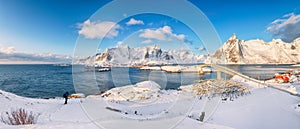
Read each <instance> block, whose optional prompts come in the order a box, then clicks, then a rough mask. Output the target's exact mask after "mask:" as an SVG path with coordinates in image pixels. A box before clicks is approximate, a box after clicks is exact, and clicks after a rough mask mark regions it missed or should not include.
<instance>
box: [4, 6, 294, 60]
mask: <svg viewBox="0 0 300 129" xmlns="http://www.w3.org/2000/svg"><path fill="white" fill-rule="evenodd" d="M109 2H110V1H108V0H88V1H87V0H72V1H69V0H43V1H42V0H0V55H1V53H2V55H1V56H0V61H10V60H11V61H10V62H14V61H16V60H18V59H19V57H16V55H17V54H22V53H24V54H25V55H27V56H28V57H26V58H27V59H28V58H31V57H32V56H33V57H47V58H50V59H56V60H60V58H66V59H69V58H70V56H72V55H73V51H74V47H75V45H76V40H77V38H78V36H79V37H80V36H81V37H82V38H87V39H92V38H95V39H98V40H99V39H103V42H102V44H101V45H100V48H101V50H102V49H104V48H106V47H114V46H117V45H120V44H129V45H130V44H135V45H136V46H146V45H150V44H157V43H158V44H162V45H163V44H164V43H163V42H177V43H178V44H184V45H185V46H187V47H190V48H192V50H193V51H197V49H198V48H201V46H202V45H201V40H200V39H199V38H197V37H196V36H195V34H193V32H192V31H191V30H190V29H189V28H188V27H187V26H186V25H185V24H184V23H182V22H180V21H177V20H176V19H173V18H171V17H166V16H160V15H154V14H143V15H137V16H134V17H127V16H126V14H124V19H123V20H122V21H121V22H119V23H116V24H117V26H114V27H115V28H114V27H113V29H112V30H114V29H115V32H112V33H109V34H111V35H110V36H109V35H106V36H102V37H101V35H100V37H99V35H96V36H95V35H94V37H93V36H92V37H89V38H88V37H86V36H87V34H91V33H90V32H88V31H91V30H86V31H83V30H84V27H87V26H84V25H90V27H93V26H92V25H95V26H97V25H101V23H103V25H106V26H107V25H109V21H103V20H102V21H101V20H97V19H91V20H88V19H89V18H90V17H91V16H92V15H93V14H95V12H96V11H97V10H98V9H99V8H101V7H103V6H104V5H105V4H107V3H109ZM190 2H191V3H193V4H194V5H195V6H196V7H197V8H199V9H200V10H201V11H202V12H203V13H204V14H205V15H206V16H207V17H208V19H209V20H210V22H211V23H212V25H213V26H214V27H215V30H216V31H217V33H218V35H219V36H220V39H221V42H222V43H223V42H225V41H226V40H227V39H228V38H229V37H230V36H231V35H232V34H233V33H236V34H237V36H238V38H240V39H245V40H248V39H256V38H259V39H263V40H265V41H270V40H271V39H272V38H283V39H284V40H286V41H291V40H292V39H293V38H294V37H295V36H296V37H297V36H298V37H299V36H300V33H299V32H300V20H299V19H300V1H299V0H290V1H288V2H286V1H285V0H265V1H259V0H252V1H242V0H226V1H224V0H190ZM175 4H176V2H174V3H171V4H170V6H174V5H175ZM162 8H163V7H162ZM114 10H118V9H117V8H116V9H114ZM179 12H180V10H179ZM113 14H114V12H113V11H112V12H111V16H114V15H113ZM182 15H188V14H182ZM131 19H133V21H132V22H133V23H135V24H132V25H128V24H126V23H128V22H129V20H131ZM276 20H277V21H276ZM275 21H276V22H275ZM88 22H89V23H88ZM85 23H86V24H85ZM104 23H107V24H104ZM291 26H292V27H291ZM98 27H99V26H98ZM291 28H292V29H291ZM100 29H101V26H100ZM147 30H148V31H147ZM169 30H171V33H168V34H167V32H168V31H169ZM297 30H299V31H297ZM80 31H81V33H80ZM146 31H147V32H149V33H150V34H153V33H152V32H158V33H159V34H161V33H163V34H165V36H166V37H165V38H167V39H165V40H162V39H161V37H160V38H158V37H153V35H149V33H147V34H146V33H144V32H146ZM287 32H294V33H293V34H287ZM143 33H144V35H143ZM149 36H150V37H149ZM151 36H152V37H151ZM154 36H159V35H154ZM142 42H143V43H142ZM146 42H147V43H146ZM165 46H166V48H167V47H169V48H170V49H173V48H176V46H178V45H174V44H172V45H169V44H165ZM171 46H173V47H171ZM174 46H175V47H174ZM102 51H103V50H102ZM5 58H7V59H5ZM38 59H40V58H36V60H34V61H39V60H38ZM25 61H26V60H25ZM29 61H30V60H29ZM49 61H50V60H49Z"/></svg>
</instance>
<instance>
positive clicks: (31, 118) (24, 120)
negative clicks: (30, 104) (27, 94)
mask: <svg viewBox="0 0 300 129" xmlns="http://www.w3.org/2000/svg"><path fill="white" fill-rule="evenodd" d="M38 117H39V114H37V115H36V114H34V113H33V112H32V111H30V112H28V111H26V110H25V109H23V108H19V109H16V110H11V112H10V113H9V112H4V114H2V116H1V122H3V123H5V124H8V125H26V124H35V123H36V122H37V119H38Z"/></svg>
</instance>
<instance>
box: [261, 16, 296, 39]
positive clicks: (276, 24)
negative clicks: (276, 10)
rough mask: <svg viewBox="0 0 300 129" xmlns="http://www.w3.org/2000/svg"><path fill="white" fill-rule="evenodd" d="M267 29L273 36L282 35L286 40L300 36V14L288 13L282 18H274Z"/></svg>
mask: <svg viewBox="0 0 300 129" xmlns="http://www.w3.org/2000/svg"><path fill="white" fill-rule="evenodd" d="M267 31H268V32H271V33H272V34H273V36H280V37H281V38H282V39H283V40H284V41H287V42H291V41H293V40H294V39H295V38H298V37H300V15H295V14H294V13H290V14H286V15H284V16H283V17H282V18H281V19H276V20H274V21H273V22H272V23H271V24H270V25H269V26H268V27H267Z"/></svg>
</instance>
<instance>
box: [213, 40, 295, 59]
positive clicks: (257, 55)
mask: <svg viewBox="0 0 300 129" xmlns="http://www.w3.org/2000/svg"><path fill="white" fill-rule="evenodd" d="M214 57H215V58H218V59H225V60H226V63H228V64H293V63H297V62H300V38H298V39H296V40H294V41H293V42H291V43H285V42H284V41H282V40H280V39H273V40H272V41H271V42H265V41H263V40H259V39H256V40H247V41H245V40H240V39H238V38H237V37H236V35H235V34H233V35H232V36H231V37H230V38H229V39H228V40H227V41H226V42H225V43H224V45H223V46H222V47H221V48H219V49H218V50H217V51H216V52H215V54H214Z"/></svg>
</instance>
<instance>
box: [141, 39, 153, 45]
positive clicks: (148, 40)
mask: <svg viewBox="0 0 300 129" xmlns="http://www.w3.org/2000/svg"><path fill="white" fill-rule="evenodd" d="M149 43H152V40H150V39H147V40H144V41H142V44H149Z"/></svg>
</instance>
